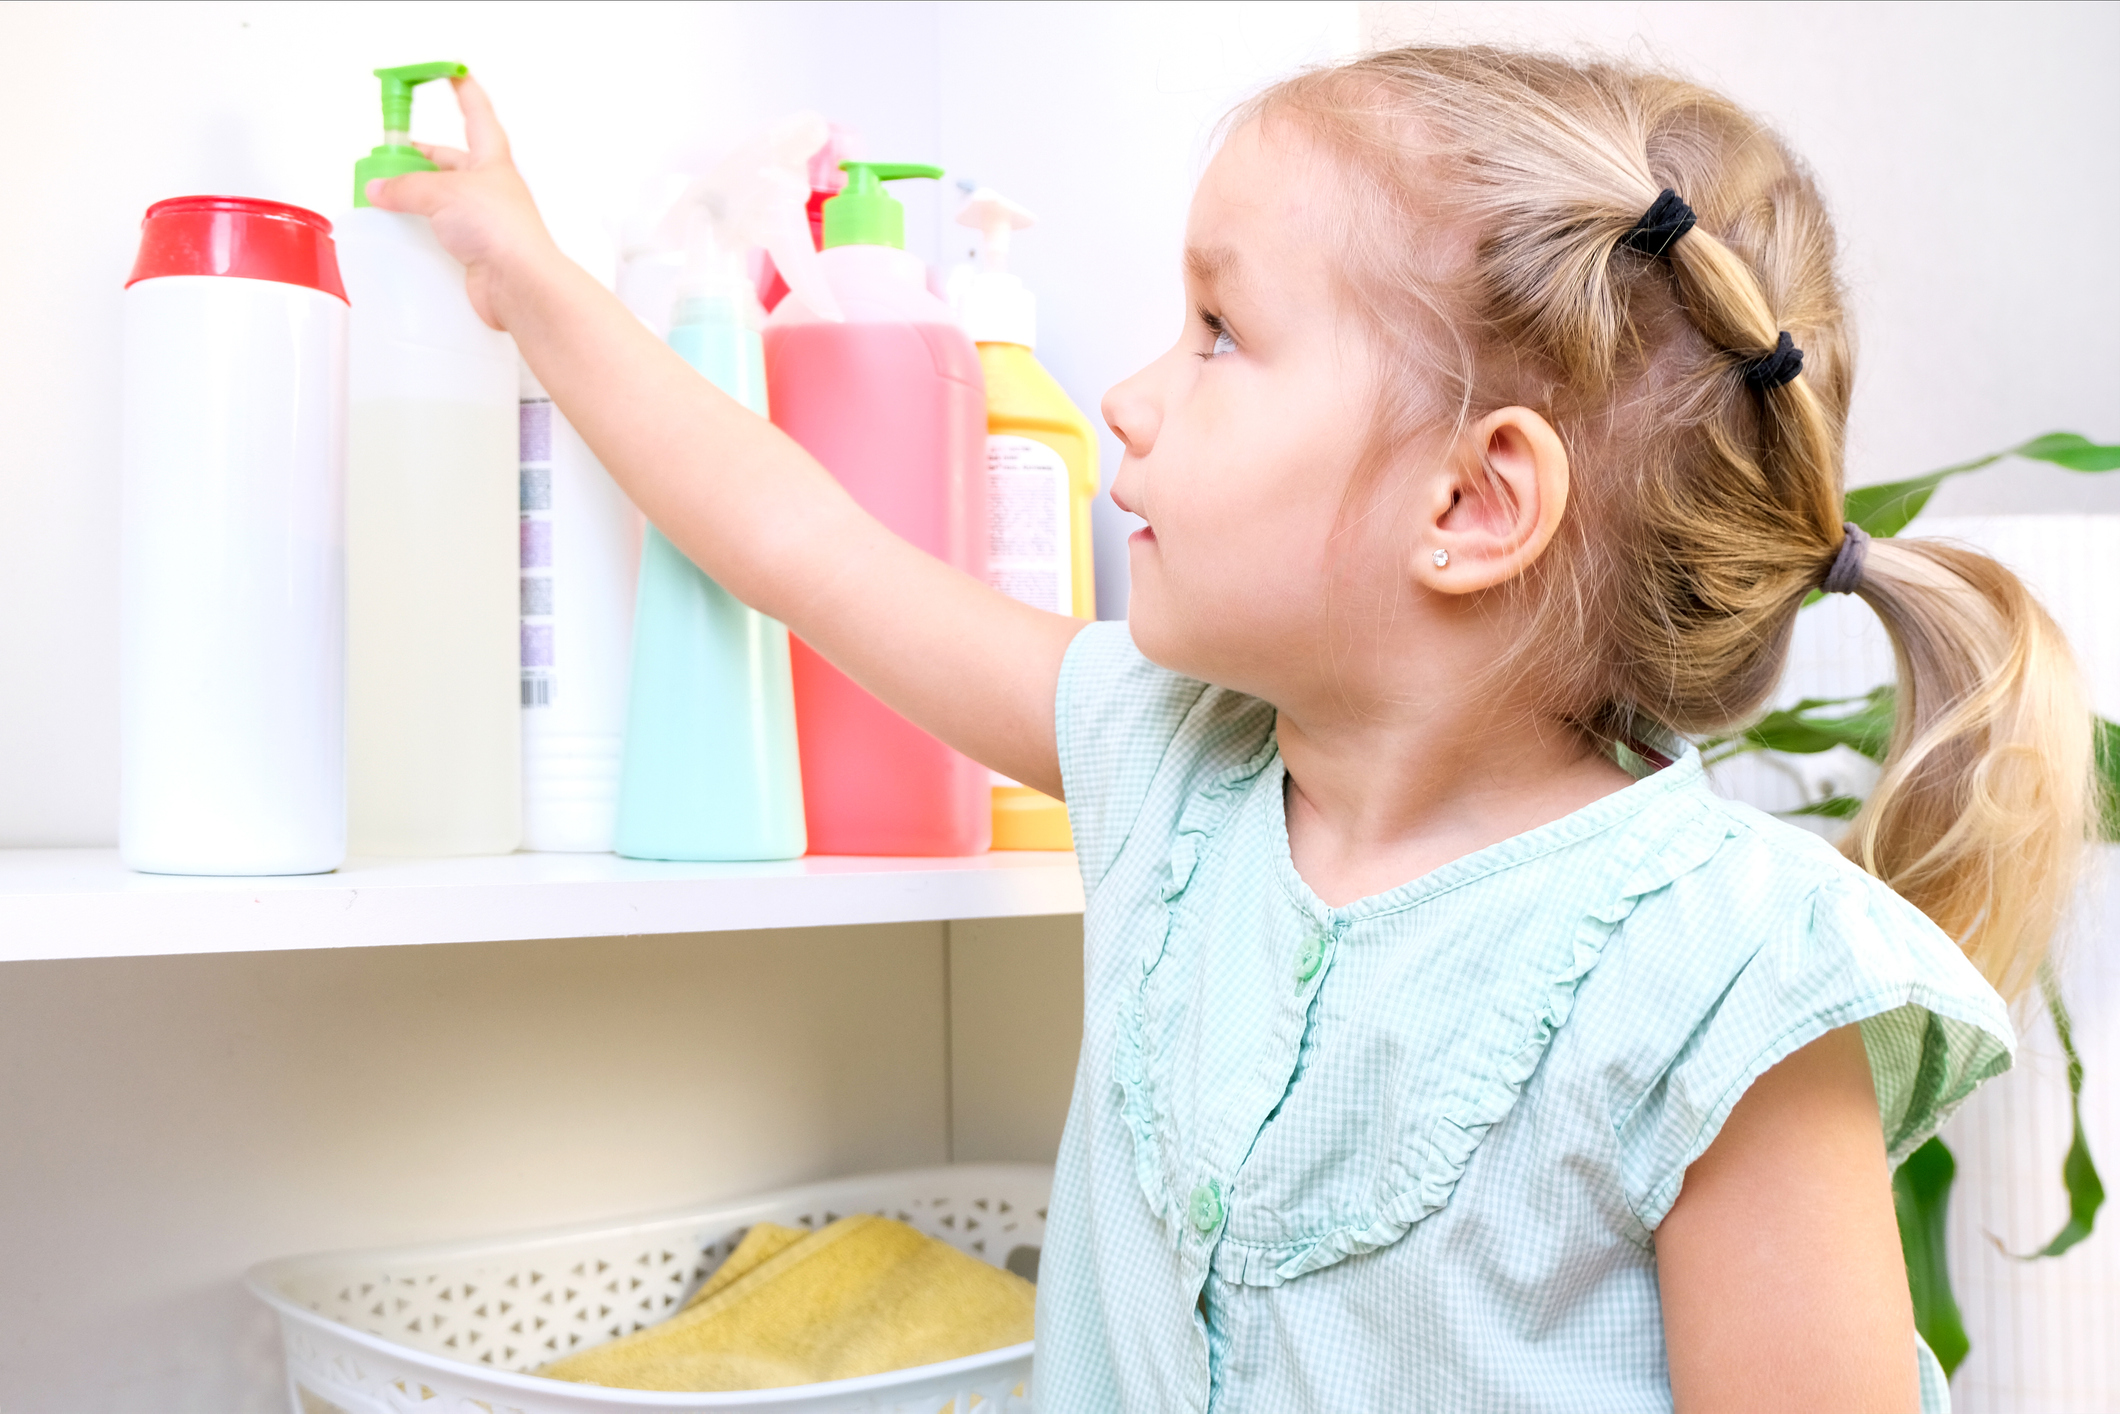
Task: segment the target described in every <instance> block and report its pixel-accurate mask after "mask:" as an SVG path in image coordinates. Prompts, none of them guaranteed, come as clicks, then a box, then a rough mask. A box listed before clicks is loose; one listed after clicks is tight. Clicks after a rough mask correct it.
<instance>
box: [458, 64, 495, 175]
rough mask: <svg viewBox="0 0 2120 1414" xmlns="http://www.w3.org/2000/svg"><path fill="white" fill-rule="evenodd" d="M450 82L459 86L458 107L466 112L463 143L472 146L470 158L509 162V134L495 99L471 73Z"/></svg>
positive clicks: (481, 160) (477, 160) (482, 160)
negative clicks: (487, 95) (502, 123)
mask: <svg viewBox="0 0 2120 1414" xmlns="http://www.w3.org/2000/svg"><path fill="white" fill-rule="evenodd" d="M449 82H450V83H451V84H453V85H455V87H456V106H457V107H458V108H460V109H462V110H463V113H464V146H466V147H468V148H470V149H471V160H472V161H474V162H489V161H498V162H505V161H507V160H508V134H507V133H506V132H504V131H503V130H502V129H501V120H500V118H499V117H498V116H497V115H496V114H495V113H494V111H493V100H492V99H490V98H488V97H486V90H485V89H483V88H481V87H479V82H478V80H477V79H475V78H472V77H470V76H469V75H468V74H467V75H466V76H464V77H463V78H460V79H451V80H450V81H449Z"/></svg>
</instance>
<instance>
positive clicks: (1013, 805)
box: [951, 187, 1097, 849]
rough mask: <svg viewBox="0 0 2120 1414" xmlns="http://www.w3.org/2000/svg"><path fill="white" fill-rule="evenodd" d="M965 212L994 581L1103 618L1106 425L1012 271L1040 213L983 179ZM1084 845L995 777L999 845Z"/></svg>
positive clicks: (1042, 799)
mask: <svg viewBox="0 0 2120 1414" xmlns="http://www.w3.org/2000/svg"><path fill="white" fill-rule="evenodd" d="M957 220H958V222H959V224H961V225H965V226H970V227H972V228H973V229H975V230H978V231H981V232H983V233H984V234H985V236H986V243H985V244H986V250H985V257H984V259H983V261H982V262H981V268H980V269H979V270H978V271H976V272H972V271H966V272H961V273H960V274H959V275H958V277H957V278H956V279H954V280H952V282H951V285H952V288H951V296H952V301H951V302H952V303H953V304H955V305H956V307H957V313H958V317H959V318H960V319H962V320H963V321H964V327H965V332H966V333H968V334H970V335H971V337H972V340H973V342H974V343H976V344H977V345H978V346H979V364H980V367H981V369H982V370H983V371H984V372H985V374H986V433H987V436H986V455H987V523H988V529H989V534H988V544H987V581H988V583H990V584H992V585H993V586H994V587H995V588H996V589H999V590H1000V591H1002V592H1003V593H1004V594H1007V595H1009V596H1010V597H1011V598H1014V599H1020V600H1022V601H1023V602H1024V603H1027V604H1031V605H1033V606H1035V607H1037V608H1041V609H1048V610H1051V611H1052V612H1054V613H1061V614H1073V615H1074V616H1075V617H1077V618H1082V619H1093V618H1095V617H1096V616H1097V593H1096V585H1095V582H1094V580H1093V578H1092V575H1093V569H1092V562H1091V557H1090V538H1089V508H1090V502H1091V501H1093V500H1094V499H1096V495H1097V429H1096V426H1095V425H1094V424H1093V423H1091V422H1090V420H1089V419H1088V418H1087V417H1086V416H1084V415H1083V413H1082V410H1081V409H1080V408H1078V407H1076V406H1075V405H1074V403H1073V402H1072V401H1070V400H1069V398H1068V396H1067V394H1066V392H1064V391H1063V390H1062V389H1061V387H1060V385H1059V384H1058V383H1056V382H1054V381H1053V376H1052V374H1050V373H1047V372H1046V371H1045V368H1044V366H1043V365H1041V364H1040V363H1039V362H1038V360H1037V357H1036V356H1035V355H1034V354H1033V353H1032V349H1033V348H1034V347H1035V346H1036V344H1037V303H1036V301H1035V299H1034V298H1033V297H1032V295H1031V293H1030V291H1029V290H1028V289H1026V288H1024V284H1023V281H1022V279H1021V278H1019V277H1017V276H1015V275H1011V274H1009V273H1008V271H1007V260H1008V241H1009V233H1010V232H1011V231H1017V230H1021V229H1023V228H1024V227H1025V226H1028V225H1030V224H1031V220H1032V217H1031V214H1030V213H1029V212H1028V211H1025V210H1024V209H1023V208H1022V207H1020V206H1017V205H1016V204H1015V203H1014V202H1012V201H1009V200H1008V199H1007V198H1005V197H1003V196H1001V195H1000V194H998V193H996V192H994V191H993V190H992V189H990V188H986V187H982V188H980V189H979V190H978V191H976V192H974V193H972V197H971V200H970V201H968V202H966V203H965V207H964V209H963V210H962V211H960V212H959V213H958V214H957ZM1074 847H1075V839H1074V834H1073V832H1072V831H1071V830H1070V829H1069V828H1068V823H1067V807H1066V806H1064V805H1062V804H1061V803H1060V802H1059V801H1057V800H1054V799H1053V798H1052V797H1051V796H1049V795H1046V794H1044V793H1042V792H1040V791H1037V790H1033V789H1032V788H1031V787H1029V786H1025V785H1018V784H1017V783H1016V782H1014V781H1011V780H1009V779H1008V778H1007V777H1005V776H1000V775H997V776H996V777H995V778H994V848H995V849H1073V848H1074Z"/></svg>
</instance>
